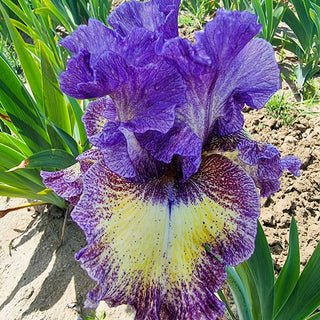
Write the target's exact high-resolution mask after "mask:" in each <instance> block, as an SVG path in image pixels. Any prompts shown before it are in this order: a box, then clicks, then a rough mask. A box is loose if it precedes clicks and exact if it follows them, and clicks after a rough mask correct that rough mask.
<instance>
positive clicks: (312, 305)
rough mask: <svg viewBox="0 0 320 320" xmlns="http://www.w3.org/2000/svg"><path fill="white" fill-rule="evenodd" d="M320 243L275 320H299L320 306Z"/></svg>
mask: <svg viewBox="0 0 320 320" xmlns="http://www.w3.org/2000/svg"><path fill="white" fill-rule="evenodd" d="M319 275H320V243H318V245H317V247H316V249H315V251H314V252H313V254H312V256H311V258H310V260H309V261H308V263H307V264H306V266H305V268H304V270H303V271H302V273H301V276H300V278H299V279H298V281H297V283H296V286H295V287H294V289H293V291H292V293H291V295H290V297H289V298H288V300H287V301H286V303H285V305H284V306H283V308H282V309H281V310H280V311H279V313H278V314H277V315H276V317H275V320H286V319H290V320H301V319H305V318H306V317H307V316H308V315H310V314H311V313H312V312H313V311H314V310H315V309H316V308H318V307H319V306H320V277H319Z"/></svg>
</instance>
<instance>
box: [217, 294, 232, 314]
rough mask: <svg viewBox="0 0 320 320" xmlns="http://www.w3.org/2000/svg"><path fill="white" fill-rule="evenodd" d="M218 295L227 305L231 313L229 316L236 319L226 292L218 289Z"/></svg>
mask: <svg viewBox="0 0 320 320" xmlns="http://www.w3.org/2000/svg"><path fill="white" fill-rule="evenodd" d="M218 296H219V298H220V300H221V301H222V302H223V303H224V304H225V305H226V309H227V312H228V314H229V316H230V317H231V319H232V320H236V318H235V316H234V314H233V312H232V310H231V308H230V306H229V303H228V300H227V298H226V297H225V295H224V293H223V291H222V290H219V291H218Z"/></svg>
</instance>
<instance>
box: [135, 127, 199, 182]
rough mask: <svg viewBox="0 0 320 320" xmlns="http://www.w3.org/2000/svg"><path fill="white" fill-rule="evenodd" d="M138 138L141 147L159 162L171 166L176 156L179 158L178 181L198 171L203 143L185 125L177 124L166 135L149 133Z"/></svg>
mask: <svg viewBox="0 0 320 320" xmlns="http://www.w3.org/2000/svg"><path fill="white" fill-rule="evenodd" d="M137 138H138V140H139V142H140V144H141V146H142V147H143V148H144V149H146V150H148V151H149V152H150V154H151V155H152V157H154V158H155V159H157V160H159V161H162V162H164V163H168V164H169V163H170V162H171V161H172V159H173V157H174V156H179V157H177V158H176V162H175V165H176V164H177V163H178V164H179V166H177V167H178V168H179V169H178V171H177V172H175V174H176V178H177V179H179V180H182V181H185V180H187V179H188V178H189V177H190V176H191V175H193V174H194V173H196V172H197V171H198V169H199V166H200V159H201V148H202V142H201V140H200V139H199V138H198V137H197V136H196V135H195V134H194V132H193V131H192V130H191V129H190V128H189V127H188V126H186V125H185V124H183V123H175V125H174V126H173V127H172V128H171V129H170V130H169V131H168V132H167V133H166V134H161V133H159V132H155V131H149V132H147V133H146V134H143V135H138V136H137ZM169 170H170V169H169Z"/></svg>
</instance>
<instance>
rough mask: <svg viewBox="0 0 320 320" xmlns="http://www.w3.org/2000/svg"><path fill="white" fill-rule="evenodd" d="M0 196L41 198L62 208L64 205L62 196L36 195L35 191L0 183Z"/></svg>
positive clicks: (51, 194) (52, 194)
mask: <svg viewBox="0 0 320 320" xmlns="http://www.w3.org/2000/svg"><path fill="white" fill-rule="evenodd" d="M0 196H3V197H15V198H25V199H34V200H41V201H46V202H49V203H52V204H54V205H56V206H58V207H60V208H64V207H65V206H66V203H65V201H64V200H63V199H62V198H60V197H58V196H57V195H56V194H55V193H50V194H46V195H38V194H36V193H32V192H28V191H25V190H21V189H19V188H15V187H11V186H5V185H1V184H0Z"/></svg>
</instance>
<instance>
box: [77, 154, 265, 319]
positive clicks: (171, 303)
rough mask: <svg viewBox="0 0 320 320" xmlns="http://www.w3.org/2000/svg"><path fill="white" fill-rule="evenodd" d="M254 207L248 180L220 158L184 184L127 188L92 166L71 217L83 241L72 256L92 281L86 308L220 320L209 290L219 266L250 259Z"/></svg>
mask: <svg viewBox="0 0 320 320" xmlns="http://www.w3.org/2000/svg"><path fill="white" fill-rule="evenodd" d="M259 205H260V202H259V196H258V194H257V191H256V187H255V185H254V183H253V181H252V179H251V178H250V177H248V175H247V174H246V173H245V172H244V171H243V170H242V169H240V168H239V167H238V166H237V165H234V164H233V163H232V162H231V161H230V160H228V159H227V158H225V157H223V156H220V155H211V156H209V157H206V158H204V161H203V162H202V165H201V167H200V170H199V172H198V173H197V174H196V175H194V176H192V177H191V178H190V179H189V180H188V181H187V182H186V183H184V184H177V183H175V182H174V179H172V177H170V175H169V176H166V175H165V176H164V177H163V178H161V179H159V180H158V179H154V180H152V181H150V182H148V183H143V184H137V183H128V182H127V181H126V180H125V179H123V178H120V177H119V176H117V175H115V174H114V173H112V172H111V171H109V170H108V169H107V168H106V167H105V166H104V165H103V164H102V163H95V164H94V165H93V166H92V167H91V168H90V170H89V171H88V172H87V173H86V176H85V178H84V191H83V195H82V197H81V199H80V202H79V203H78V205H77V206H76V208H75V209H74V211H73V213H72V218H73V219H74V220H75V221H76V222H77V223H78V224H79V226H80V227H81V228H82V229H83V230H84V232H85V234H86V236H87V242H88V246H87V247H86V248H84V249H82V250H81V251H80V252H79V253H78V254H77V258H78V259H80V261H81V263H82V266H83V268H84V269H86V270H87V272H88V273H89V275H90V276H91V277H92V278H93V279H94V280H96V281H97V282H98V286H97V287H96V289H94V290H93V291H91V292H90V293H89V295H88V300H87V306H90V307H94V306H96V304H97V303H98V302H99V301H100V300H105V301H107V302H108V303H109V304H110V305H112V306H116V305H119V304H131V305H133V306H134V307H135V308H136V309H137V313H136V320H145V319H150V320H153V319H160V318H161V319H164V318H165V319H184V320H191V319H208V320H209V319H210V320H212V319H217V318H218V317H222V315H223V304H222V302H221V301H219V300H218V299H217V298H216V297H215V292H217V290H218V289H219V288H220V287H221V285H222V283H223V281H224V280H225V278H226V273H225V271H224V266H225V264H230V265H236V264H238V263H240V262H242V261H243V260H245V259H247V258H249V256H250V255H251V254H252V252H253V250H254V241H255V234H256V226H257V217H258V215H259ZM207 248H209V249H210V252H211V253H209V252H208V250H207ZM215 256H217V257H220V260H218V259H217V258H216V257H215Z"/></svg>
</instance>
